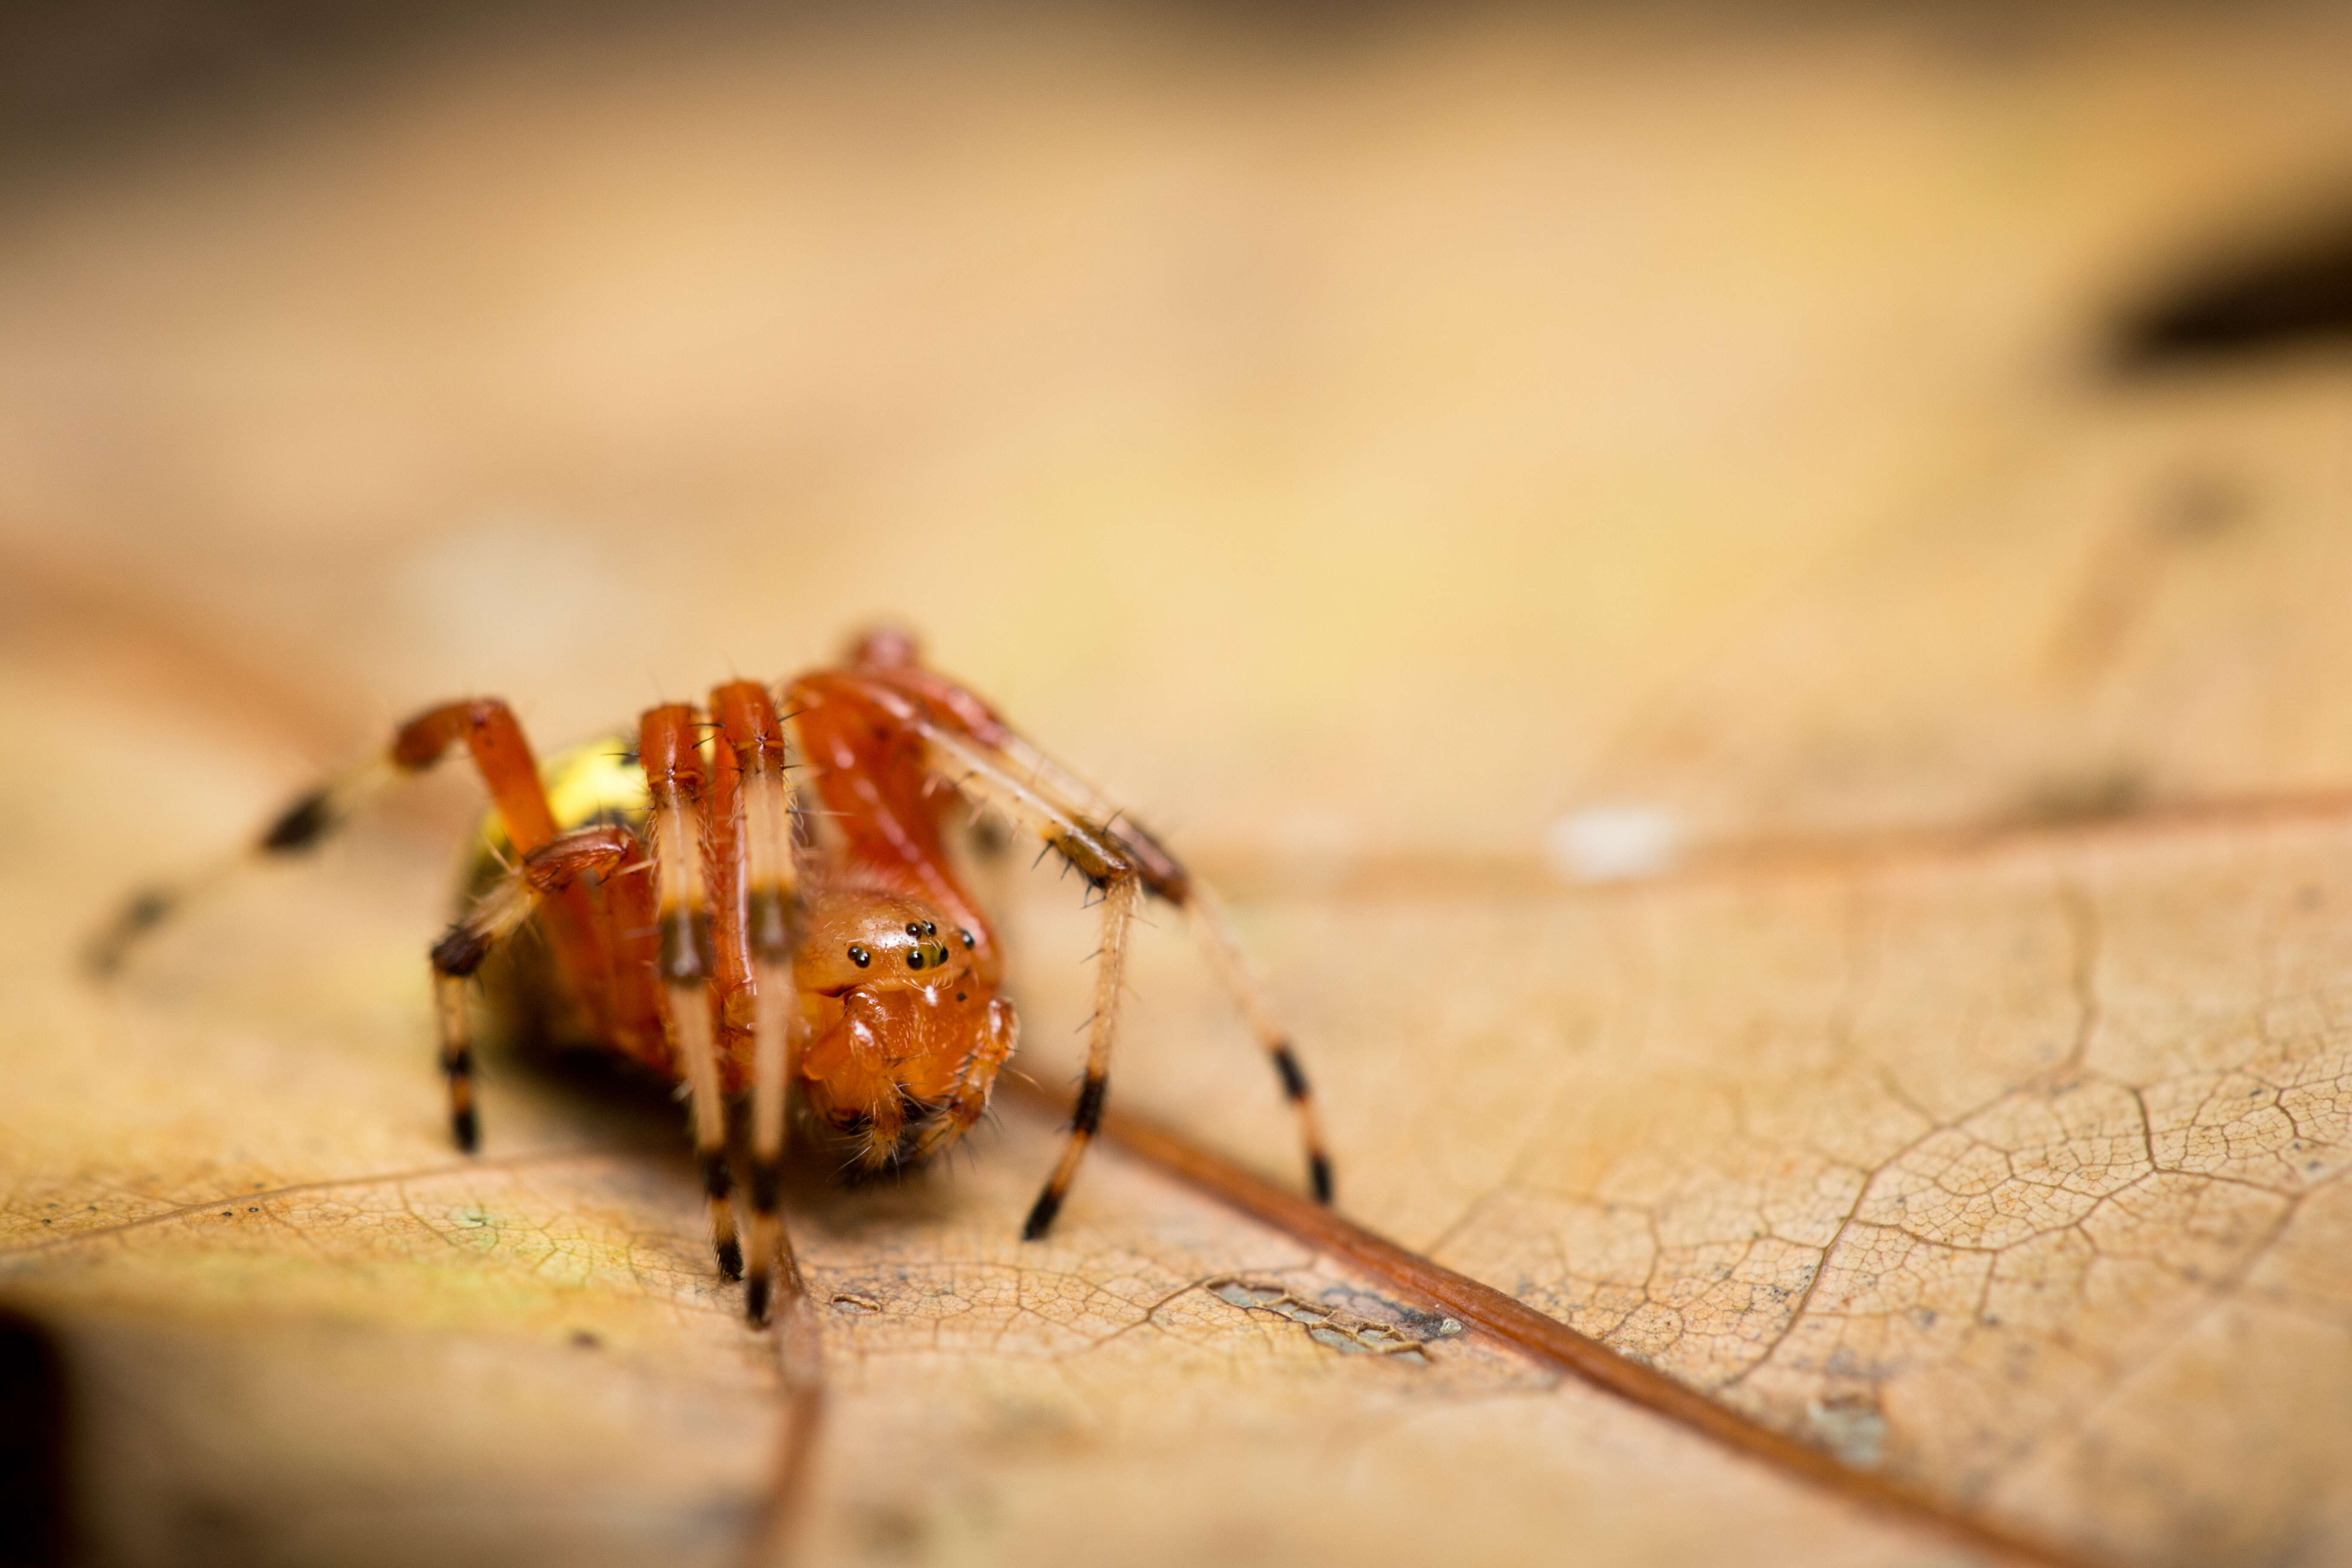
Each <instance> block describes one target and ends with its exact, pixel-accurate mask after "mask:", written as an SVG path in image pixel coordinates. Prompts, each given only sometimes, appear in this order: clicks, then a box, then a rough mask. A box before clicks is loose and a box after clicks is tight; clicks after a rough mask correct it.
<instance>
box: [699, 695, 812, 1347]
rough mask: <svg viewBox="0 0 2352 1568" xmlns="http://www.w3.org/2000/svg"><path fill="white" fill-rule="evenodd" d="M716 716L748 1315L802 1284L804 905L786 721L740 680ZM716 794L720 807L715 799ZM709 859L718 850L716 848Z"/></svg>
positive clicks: (722, 914)
mask: <svg viewBox="0 0 2352 1568" xmlns="http://www.w3.org/2000/svg"><path fill="white" fill-rule="evenodd" d="M710 710H711V712H712V713H713V714H714V715H716V716H717V718H718V720H719V744H718V747H717V748H716V752H717V762H718V766H719V774H718V779H719V783H720V784H723V785H726V786H728V787H725V788H722V789H721V790H719V791H716V792H714V798H713V802H712V819H713V825H714V826H718V825H719V820H720V818H721V817H722V816H724V817H725V819H726V826H728V827H729V828H730V829H731V830H732V831H731V832H730V833H727V834H725V835H720V834H719V833H714V834H713V835H712V838H713V842H714V845H716V844H717V843H718V842H719V839H720V838H721V837H724V838H725V839H727V840H728V841H729V843H730V846H731V849H732V853H730V855H728V856H726V857H724V862H725V870H726V876H727V879H728V881H729V884H730V889H740V897H729V898H722V899H720V900H719V926H720V928H721V929H720V931H719V942H718V946H719V949H720V951H721V952H726V951H728V950H729V949H730V947H731V946H732V945H733V942H732V941H731V940H730V939H731V938H732V937H734V936H735V935H736V934H737V933H735V932H734V931H731V930H730V929H729V928H730V926H731V924H732V922H733V921H735V920H736V919H737V917H738V913H739V911H740V921H741V925H742V930H741V931H740V939H741V944H742V946H743V948H744V949H745V950H746V952H747V953H748V957H749V960H750V968H751V973H750V974H749V976H748V983H749V984H750V985H751V1040H752V1055H751V1256H750V1258H749V1259H748V1262H749V1265H750V1273H749V1276H748V1278H747V1279H746V1282H745V1286H744V1310H745V1312H746V1314H747V1315H748V1316H749V1317H750V1318H751V1321H752V1322H754V1323H764V1322H766V1321H768V1303H769V1296H770V1291H771V1279H772V1277H773V1276H774V1275H775V1274H776V1273H778V1272H781V1274H782V1279H783V1286H784V1291H785V1294H786V1297H787V1299H788V1300H789V1299H791V1298H793V1297H796V1296H797V1295H798V1293H799V1291H800V1289H801V1279H800V1268H799V1264H798V1263H797V1261H796V1260H795V1259H794V1258H793V1245H792V1239H791V1237H789V1236H787V1235H786V1234H785V1230H784V1226H783V1221H782V1215H781V1213H780V1212H779V1205H780V1203H781V1201H782V1184H783V1161H784V1110H785V1107H784V1096H785V1091H786V1088H787V1086H788V1085H789V1084H790V1082H791V1075H792V1067H793V1056H794V1054H795V1051H794V1048H793V1047H795V1046H796V1045H797V1043H798V1041H797V1037H798V1035H799V1033H800V1027H801V1016H800V1007H799V993H798V990H797V988H796V987H795V985H794V984H793V951H794V950H795V949H796V948H797V947H798V946H799V944H800V935H801V926H802V921H803V910H802V908H801V896H800V873H799V866H798V864H797V863H796V862H795V860H794V859H793V841H792V808H791V802H790V797H789V796H788V795H787V794H786V792H785V788H784V735H783V725H782V721H780V720H779V719H778V717H777V714H776V706H775V703H774V702H773V701H772V700H771V699H770V698H769V696H768V692H767V689H766V688H764V687H762V686H761V685H760V683H759V682H757V681H755V680H738V681H733V682H730V683H729V684H728V685H725V686H721V687H719V688H718V689H715V690H714V691H712V692H711V694H710ZM722 799H723V800H724V803H725V807H724V809H722V805H721V802H722ZM712 858H713V861H714V863H715V864H714V868H716V863H718V862H719V861H720V860H721V857H719V856H718V855H716V854H714V855H713V857H712Z"/></svg>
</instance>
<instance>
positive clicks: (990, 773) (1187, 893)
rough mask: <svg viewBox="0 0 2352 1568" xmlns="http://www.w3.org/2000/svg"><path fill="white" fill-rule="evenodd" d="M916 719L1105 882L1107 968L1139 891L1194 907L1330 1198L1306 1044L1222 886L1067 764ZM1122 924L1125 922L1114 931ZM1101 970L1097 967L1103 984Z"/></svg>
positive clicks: (1107, 1008)
mask: <svg viewBox="0 0 2352 1568" xmlns="http://www.w3.org/2000/svg"><path fill="white" fill-rule="evenodd" d="M910 721H911V723H912V724H913V726H914V727H915V728H916V729H917V731H919V733H920V734H921V736H922V738H923V742H924V746H925V748H926V751H927V753H928V762H929V766H930V767H931V768H932V769H933V771H935V772H936V773H938V774H939V775H940V777H942V778H944V779H946V780H947V781H948V782H950V784H954V785H955V786H956V787H957V788H958V789H959V790H961V791H962V792H963V794H964V795H967V796H968V797H970V798H971V799H973V800H974V801H976V802H978V803H980V804H982V805H989V806H993V807H995V808H996V809H998V810H1000V811H1002V812H1003V814H1004V815H1005V816H1008V817H1010V818H1011V819H1012V820H1013V822H1014V823H1016V824H1018V825H1019V826H1022V827H1023V828H1025V829H1026V830H1028V831H1029V832H1031V833H1034V834H1035V835H1036V836H1037V837H1040V838H1042V839H1044V840H1045V843H1046V844H1047V845H1049V846H1050V847H1053V848H1054V849H1055V850H1057V851H1058V852H1059V853H1060V854H1061V855H1062V856H1063V857H1064V858H1066V859H1067V860H1068V861H1069V862H1070V864H1071V865H1073V866H1075V867H1076V868H1077V869H1078V872H1079V874H1080V875H1082V876H1084V877H1085V878H1086V879H1087V881H1089V882H1090V883H1092V884H1094V885H1095V886H1096V887H1097V888H1100V889H1103V892H1104V900H1105V901H1104V937H1103V963H1104V964H1105V969H1106V972H1108V971H1109V970H1110V969H1113V968H1118V969H1123V968H1124V965H1125V962H1126V947H1125V943H1126V937H1125V931H1124V926H1125V922H1126V921H1127V920H1128V919H1129V918H1130V917H1131V916H1132V913H1133V910H1134V893H1135V892H1136V891H1138V890H1139V891H1143V892H1149V893H1151V894H1154V895H1155V896H1157V897H1159V898H1162V899H1165V900H1168V901H1169V902H1170V903H1172V904H1175V905H1176V906H1177V907H1179V908H1180V909H1182V910H1184V911H1185V912H1186V915H1187V917H1188V919H1189V920H1190V921H1191V924H1192V930H1193V933H1194V935H1195V937H1196V938H1197V939H1198V940H1199V941H1200V942H1202V946H1203V947H1205V948H1206V949H1207V951H1208V952H1209V955H1210V958H1211V961H1212V963H1213V965H1214V967H1215V968H1216V970H1217V972H1218V973H1219V975H1220V976H1221V977H1222V978H1223V980H1224V982H1225V984H1226V985H1227V986H1228V987H1229V988H1230V989H1232V990H1233V992H1234V994H1235V996H1236V997H1237V998H1238V999H1239V1001H1240V1003H1241V1005H1242V1010H1243V1012H1244V1014H1245V1015H1246V1016H1247V1017H1248V1018H1249V1021H1250V1027H1251V1029H1252V1031H1253V1032H1254V1033H1255V1035H1256V1036H1257V1037H1258V1043H1259V1045H1260V1046H1261V1047H1263V1048H1264V1049H1265V1053H1266V1056H1267V1058H1268V1059H1269V1060H1270V1061H1271V1062H1272V1064H1273V1066H1274V1069H1275V1074H1276V1077H1277V1078H1278V1079H1280V1080H1281V1083H1282V1090H1283V1094H1284V1097H1285V1098H1286V1099H1287V1100H1289V1101H1290V1104H1291V1109H1292V1110H1293V1112H1294V1114H1295V1115H1296V1116H1297V1121H1298V1130H1299V1140H1300V1142H1301V1143H1302V1144H1303V1145H1304V1147H1305V1151H1306V1156H1307V1179H1308V1182H1309V1184H1311V1186H1312V1188H1313V1191H1314V1194H1315V1197H1316V1200H1317V1201H1318V1202H1319V1203H1326V1204H1328V1203H1329V1202H1330V1201H1331V1161H1330V1156H1329V1154H1328V1152H1326V1151H1325V1149H1324V1145H1323V1134H1322V1128H1321V1125H1320V1123H1319V1121H1318V1118H1317V1116H1316V1114H1315V1100H1314V1094H1313V1091H1312V1090H1311V1089H1309V1088H1308V1087H1307V1074H1306V1071H1305V1069H1304V1068H1301V1067H1300V1066H1299V1064H1298V1057H1297V1052H1296V1051H1294V1050H1293V1049H1292V1048H1291V1045H1290V1041H1289V1037H1287V1036H1286V1035H1285V1034H1284V1033H1283V1031H1282V1030H1281V1028H1280V1027H1279V1026H1276V1024H1275V1023H1274V1021H1273V1017H1272V1015H1271V1013H1270V1011H1269V1010H1268V1008H1267V1007H1266V1005H1265V999H1264V997H1263V995H1262V994H1261V993H1260V991H1259V989H1258V986H1257V984H1256V981H1255V977H1254V976H1253V975H1252V974H1251V973H1250V971H1249V966H1248V964H1247V963H1246V962H1245V961H1244V958H1243V956H1242V952H1241V947H1240V944H1239V942H1237V941H1235V939H1234V935H1233V933H1232V931H1231V928H1230V927H1229V926H1228V925H1227V924H1226V922H1225V920H1224V917H1223V908H1222V906H1221V905H1220V904H1219V903H1218V902H1217V900H1216V897H1215V895H1214V894H1213V893H1212V892H1211V891H1210V890H1209V889H1208V887H1207V886H1206V885H1205V884H1204V883H1202V882H1200V881H1199V880H1198V879H1195V878H1193V877H1192V874H1191V873H1190V872H1188V871H1187V870H1185V868H1183V867H1182V866H1181V865H1180V864H1178V862H1177V861H1176V859H1175V858H1174V857H1172V856H1171V855H1170V854H1169V853H1168V852H1167V850H1165V849H1164V848H1162V847H1160V843H1159V841H1158V840H1156V839H1154V838H1153V837H1151V836H1150V834H1148V833H1146V832H1144V831H1143V829H1141V828H1140V827H1138V826H1134V825H1133V824H1132V823H1129V824H1126V825H1123V826H1118V827H1116V828H1114V827H1112V826H1108V818H1109V817H1110V816H1113V815H1114V814H1113V813H1112V812H1110V811H1109V810H1108V809H1106V803H1104V802H1102V800H1101V797H1100V796H1099V795H1095V794H1094V792H1093V791H1092V789H1091V788H1090V787H1089V786H1087V785H1085V784H1082V783H1079V782H1077V781H1076V778H1075V776H1074V775H1072V774H1070V773H1068V772H1067V771H1066V770H1063V769H1059V768H1056V767H1053V766H1051V765H1050V764H1044V763H1041V764H1040V765H1038V766H1035V767H1030V768H1018V770H1017V771H1016V768H1017V764H1015V763H1013V752H1009V751H1008V750H1007V749H1006V748H1004V747H1002V746H998V745H994V744H992V743H990V742H985V741H982V740H981V739H979V738H977V737H975V736H973V735H971V734H970V733H969V732H960V731H957V730H953V729H950V728H948V727H947V726H945V725H942V724H940V723H936V722H933V721H930V720H929V719H927V718H924V717H921V716H920V715H910ZM1023 745H1024V748H1025V749H1026V752H1027V753H1028V754H1030V755H1033V756H1035V755H1040V753H1037V752H1035V750H1034V747H1027V745H1026V742H1023ZM1049 781H1052V782H1049ZM1056 784H1061V785H1063V786H1064V787H1067V788H1071V789H1075V790H1077V791H1079V792H1081V794H1082V795H1084V796H1085V797H1087V799H1088V801H1089V804H1090V805H1092V806H1093V808H1094V809H1092V810H1091V811H1090V810H1088V809H1087V808H1086V807H1083V806H1080V805H1076V804H1074V803H1073V802H1072V801H1071V800H1070V799H1069V798H1068V797H1067V796H1066V795H1064V794H1063V793H1062V789H1061V788H1057V787H1055V786H1056ZM1122 886H1125V887H1127V888H1128V889H1129V892H1128V893H1127V894H1125V895H1124V896H1123V899H1115V898H1114V895H1115V894H1117V893H1118V889H1120V888H1121V887H1122ZM1114 928H1118V929H1117V930H1116V931H1115V930H1114ZM1100 978H1101V977H1100V976H1097V982H1098V984H1099V981H1100ZM1116 1006H1117V997H1116V996H1115V995H1113V996H1111V997H1109V998H1108V999H1107V1000H1105V999H1100V998H1098V1001H1097V1008H1096V1020H1095V1026H1096V1029H1097V1036H1096V1037H1095V1039H1094V1040H1090V1042H1089V1047H1088V1052H1087V1061H1088V1070H1087V1084H1086V1087H1085V1088H1084V1089H1081V1091H1080V1094H1079V1102H1078V1115H1077V1117H1076V1119H1075V1121H1074V1125H1073V1131H1072V1145H1071V1147H1070V1149H1068V1150H1066V1151H1065V1152H1064V1155H1063V1160H1062V1163H1061V1164H1060V1165H1058V1166H1057V1167H1056V1168H1055V1181H1054V1182H1053V1183H1050V1184H1048V1185H1047V1187H1046V1191H1045V1194H1044V1195H1043V1196H1041V1197H1040V1198H1039V1199H1038V1204H1037V1208H1036V1209H1035V1210H1034V1212H1033V1213H1032V1214H1031V1215H1030V1217H1029V1226H1028V1228H1027V1230H1026V1232H1025V1234H1027V1235H1028V1236H1031V1237H1036V1236H1041V1235H1043V1234H1044V1233H1045V1227H1046V1226H1050V1225H1051V1224H1052V1223H1053V1219H1054V1214H1055V1210H1056V1209H1058V1208H1059V1206H1060V1203H1061V1195H1060V1194H1061V1190H1062V1189H1065V1188H1066V1187H1067V1185H1068V1178H1069V1176H1070V1175H1071V1174H1072V1173H1075V1171H1076V1165H1077V1160H1078V1157H1079V1155H1080V1154H1081V1153H1082V1152H1083V1150H1084V1143H1085V1141H1086V1140H1087V1139H1088V1138H1091V1137H1092V1135H1093V1132H1094V1125H1093V1123H1094V1121H1096V1120H1097V1119H1098V1118H1099V1116H1100V1113H1101V1105H1100V1103H1099V1100H1100V1095H1101V1093H1102V1089H1101V1087H1100V1084H1101V1079H1102V1078H1103V1077H1104V1072H1103V1071H1102V1070H1099V1069H1102V1068H1107V1067H1108V1048H1109V1047H1108V1038H1107V1034H1106V1033H1105V1031H1106V1030H1107V1026H1108V1021H1110V1020H1113V1019H1115V1016H1116V1014H1115V1009H1116ZM1097 1042H1099V1043H1100V1046H1101V1050H1102V1053H1103V1054H1102V1057H1101V1058H1097V1054H1096V1045H1097ZM1082 1133H1083V1136H1082V1135H1081V1134H1082Z"/></svg>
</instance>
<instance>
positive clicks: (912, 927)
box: [907, 921, 923, 937]
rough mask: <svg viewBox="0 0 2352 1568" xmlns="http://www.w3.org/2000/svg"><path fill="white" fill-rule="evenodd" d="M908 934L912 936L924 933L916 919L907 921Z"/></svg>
mask: <svg viewBox="0 0 2352 1568" xmlns="http://www.w3.org/2000/svg"><path fill="white" fill-rule="evenodd" d="M907 934H908V936H911V937H920V936H921V935H922V934H923V928H922V927H921V926H920V925H919V924H917V923H916V922H915V921H908V922H907Z"/></svg>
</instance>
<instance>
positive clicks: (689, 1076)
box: [637, 703, 743, 1279]
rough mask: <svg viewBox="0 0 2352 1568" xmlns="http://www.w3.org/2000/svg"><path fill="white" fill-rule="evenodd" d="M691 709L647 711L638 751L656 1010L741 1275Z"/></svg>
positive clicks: (719, 1235) (715, 1213) (707, 1185)
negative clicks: (649, 865)
mask: <svg viewBox="0 0 2352 1568" xmlns="http://www.w3.org/2000/svg"><path fill="white" fill-rule="evenodd" d="M697 739H698V713H697V710H695V709H694V708H692V707H691V706H689V705H688V704H685V703H670V704H667V705H665V706H663V707H659V708H650V709H647V710H646V713H645V715H644V717H643V718H642V719H641V720H640V721H639V724H638V739H637V751H638V756H639V758H640V760H641V763H642V764H643V766H644V768H645V773H646V790H647V792H648V795H649V797H650V800H651V804H652V807H653V809H652V813H651V816H650V818H649V826H650V827H651V829H652V837H653V849H654V879H655V883H656V888H657V889H658V895H657V896H658V904H657V910H658V912H657V914H656V920H657V921H658V923H659V926H660V931H661V977H662V989H663V993H664V1001H665V1005H664V1013H665V1016H666V1019H667V1025H668V1030H669V1040H670V1049H671V1053H672V1055H673V1056H674V1057H675V1058H676V1060H677V1066H678V1068H680V1069H681V1070H682V1071H683V1073H684V1075H685V1078H686V1083H687V1093H688V1099H689V1100H691V1102H692V1103H691V1110H692V1114H693V1121H694V1152H695V1156H696V1158H697V1160H698V1162H699V1163H700V1164H701V1167H702V1182H703V1190H704V1191H705V1192H707V1193H708V1194H709V1197H710V1239H711V1247H712V1249H713V1250H714V1251H715V1252H716V1253H717V1254H718V1257H719V1273H720V1274H721V1275H723V1276H725V1277H726V1278H727V1279H740V1278H741V1277H742V1274H743V1248H742V1244H741V1243H740V1241H739V1240H738V1239H737V1237H736V1234H735V1212H734V1209H733V1206H732V1205H731V1204H730V1202H729V1197H730V1194H731V1193H732V1191H733V1190H734V1185H735V1179H734V1173H733V1172H732V1171H731V1170H730V1168H729V1166H728V1163H727V1106H726V1101H725V1100H723V1099H722V1098H721V1094H720V1089H719V1054H718V1044H717V1040H716V1037H715V1036H716V1029H715V1027H714V1021H713V1019H712V1016H711V985H710V981H711V973H712V969H713V964H714V960H713V954H714V952H715V947H716V944H715V942H714V940H713V934H712V931H711V923H710V906H709V894H708V882H707V880H706V878H705V874H704V871H705V867H704V848H703V840H704V834H703V822H702V807H703V797H704V795H705V793H706V790H707V787H708V784H709V778H708V775H707V773H706V772H705V770H704V768H703V765H702V753H701V752H700V751H699V750H698V749H697V745H696V742H697Z"/></svg>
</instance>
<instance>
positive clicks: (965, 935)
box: [956, 928, 971, 947]
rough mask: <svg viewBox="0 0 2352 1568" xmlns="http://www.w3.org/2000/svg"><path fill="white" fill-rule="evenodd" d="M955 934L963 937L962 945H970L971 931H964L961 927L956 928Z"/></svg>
mask: <svg viewBox="0 0 2352 1568" xmlns="http://www.w3.org/2000/svg"><path fill="white" fill-rule="evenodd" d="M956 935H958V936H960V937H961V938H963V944H964V946H966V947H970V946H971V932H970V931H964V930H962V929H961V928H958V930H957V931H956Z"/></svg>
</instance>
